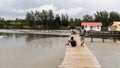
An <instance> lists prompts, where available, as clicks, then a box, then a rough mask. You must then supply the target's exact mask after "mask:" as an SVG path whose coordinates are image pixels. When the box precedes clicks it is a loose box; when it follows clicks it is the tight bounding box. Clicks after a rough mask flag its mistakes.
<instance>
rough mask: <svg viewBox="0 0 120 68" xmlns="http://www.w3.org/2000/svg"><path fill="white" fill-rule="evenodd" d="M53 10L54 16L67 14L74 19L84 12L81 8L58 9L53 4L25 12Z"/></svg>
mask: <svg viewBox="0 0 120 68" xmlns="http://www.w3.org/2000/svg"><path fill="white" fill-rule="evenodd" d="M50 9H51V10H53V12H54V13H55V14H60V15H62V14H68V15H69V16H70V17H74V16H76V15H79V14H80V13H82V12H83V11H84V8H82V7H76V8H61V9H60V8H59V7H57V6H55V5H53V4H50V5H42V6H40V7H36V8H30V9H27V12H30V11H36V10H37V11H40V12H41V11H42V10H50Z"/></svg>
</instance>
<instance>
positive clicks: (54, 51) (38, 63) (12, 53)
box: [0, 33, 67, 68]
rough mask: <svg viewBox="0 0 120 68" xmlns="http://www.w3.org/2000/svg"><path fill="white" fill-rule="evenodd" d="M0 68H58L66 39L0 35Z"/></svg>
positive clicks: (31, 35) (46, 36)
mask: <svg viewBox="0 0 120 68" xmlns="http://www.w3.org/2000/svg"><path fill="white" fill-rule="evenodd" d="M0 36H5V37H4V38H0V68H58V65H60V64H61V63H62V59H63V58H64V54H65V48H66V47H65V43H64V42H65V41H66V39H67V37H61V36H50V35H37V34H11V33H0Z"/></svg>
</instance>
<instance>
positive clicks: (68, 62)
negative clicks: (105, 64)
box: [59, 35, 101, 68]
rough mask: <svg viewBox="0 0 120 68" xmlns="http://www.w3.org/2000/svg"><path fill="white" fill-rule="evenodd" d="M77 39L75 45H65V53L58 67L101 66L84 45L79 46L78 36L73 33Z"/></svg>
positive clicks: (91, 67) (98, 67)
mask: <svg viewBox="0 0 120 68" xmlns="http://www.w3.org/2000/svg"><path fill="white" fill-rule="evenodd" d="M73 37H74V39H75V40H77V46H76V47H71V46H70V45H69V46H67V49H66V54H65V57H64V60H63V62H62V63H61V65H59V68H101V65H100V64H99V62H98V60H97V59H96V57H95V56H94V55H93V54H92V53H91V51H90V50H89V49H88V47H87V46H86V45H84V46H80V38H79V36H78V35H73Z"/></svg>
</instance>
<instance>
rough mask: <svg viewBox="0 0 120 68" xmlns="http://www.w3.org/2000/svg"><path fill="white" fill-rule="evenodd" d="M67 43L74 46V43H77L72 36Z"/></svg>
mask: <svg viewBox="0 0 120 68" xmlns="http://www.w3.org/2000/svg"><path fill="white" fill-rule="evenodd" d="M69 43H71V46H72V47H76V45H77V42H76V41H75V40H74V38H73V36H72V37H71V39H70V40H68V41H67V44H66V45H69Z"/></svg>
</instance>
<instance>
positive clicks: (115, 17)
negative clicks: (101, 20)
mask: <svg viewBox="0 0 120 68" xmlns="http://www.w3.org/2000/svg"><path fill="white" fill-rule="evenodd" d="M109 15H110V16H109V21H110V24H112V23H113V21H120V14H119V13H118V12H115V11H112V12H110V13H109Z"/></svg>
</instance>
